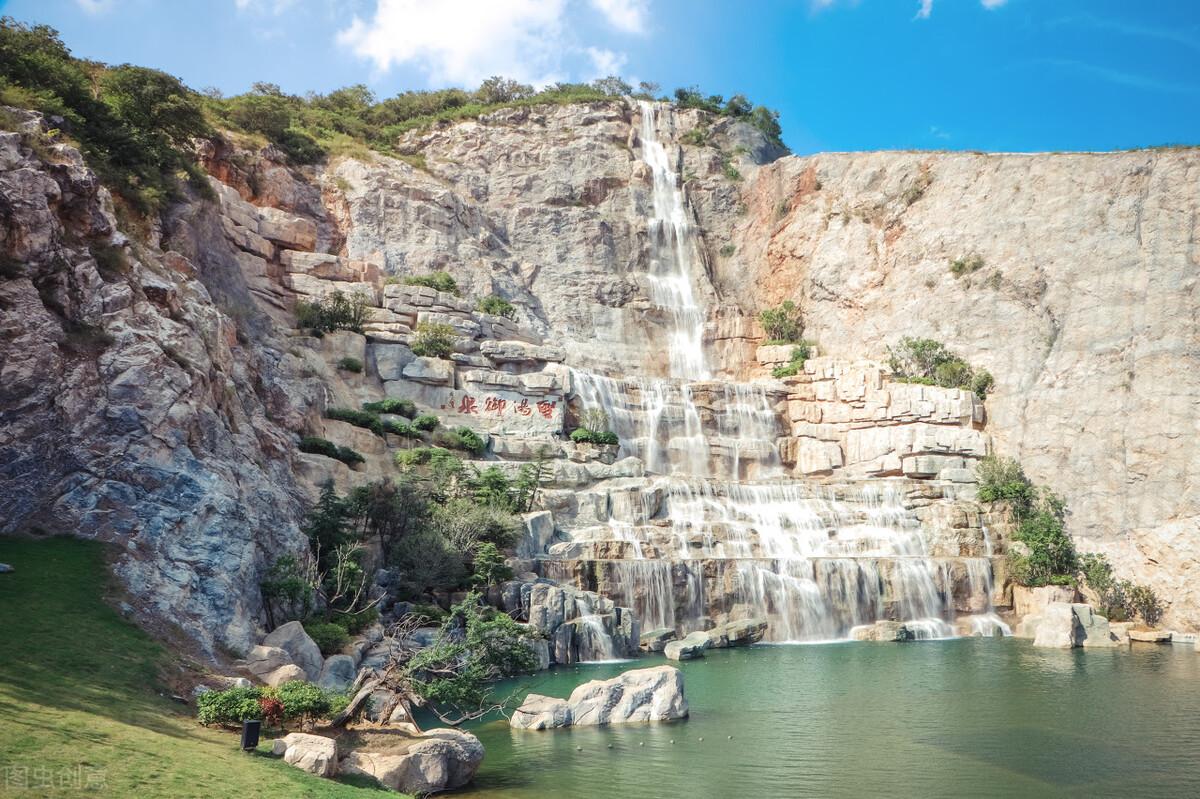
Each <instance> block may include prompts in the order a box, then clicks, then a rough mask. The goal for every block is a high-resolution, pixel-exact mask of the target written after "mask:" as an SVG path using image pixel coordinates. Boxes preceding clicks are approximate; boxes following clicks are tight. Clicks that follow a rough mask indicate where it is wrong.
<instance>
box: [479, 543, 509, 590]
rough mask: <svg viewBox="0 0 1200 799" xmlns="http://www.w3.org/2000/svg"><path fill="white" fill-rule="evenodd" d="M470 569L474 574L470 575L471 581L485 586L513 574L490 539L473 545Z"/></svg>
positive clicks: (502, 580) (499, 581)
mask: <svg viewBox="0 0 1200 799" xmlns="http://www.w3.org/2000/svg"><path fill="white" fill-rule="evenodd" d="M472 570H473V572H474V574H472V575H471V582H472V583H473V584H474V585H477V586H481V587H485V588H486V587H487V586H491V585H497V584H499V583H502V582H504V581H505V580H511V579H512V576H513V572H512V569H510V568H509V567H508V566H506V565H505V564H504V555H502V554H501V552H500V550H499V549H497V548H496V545H495V544H493V543H491V542H490V541H485V542H483V543H480V544H479V545H478V546H476V547H475V552H474V556H473V557H472Z"/></svg>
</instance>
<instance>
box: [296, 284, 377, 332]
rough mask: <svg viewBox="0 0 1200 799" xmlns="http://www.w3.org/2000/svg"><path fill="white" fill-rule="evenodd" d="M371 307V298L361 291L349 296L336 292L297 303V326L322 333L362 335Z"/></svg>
mask: <svg viewBox="0 0 1200 799" xmlns="http://www.w3.org/2000/svg"><path fill="white" fill-rule="evenodd" d="M369 307H370V298H369V297H367V296H366V295H365V294H364V293H362V292H360V291H356V292H354V293H353V294H349V295H347V294H343V293H342V292H340V291H334V292H332V293H330V294H329V295H328V296H325V297H321V298H319V299H316V300H300V301H299V302H297V303H296V326H297V327H299V328H308V329H311V330H313V331H315V332H320V333H327V332H330V331H333V330H353V331H354V332H355V333H361V332H362V326H363V324H364V323H365V322H366V321H367V313H368V308H369Z"/></svg>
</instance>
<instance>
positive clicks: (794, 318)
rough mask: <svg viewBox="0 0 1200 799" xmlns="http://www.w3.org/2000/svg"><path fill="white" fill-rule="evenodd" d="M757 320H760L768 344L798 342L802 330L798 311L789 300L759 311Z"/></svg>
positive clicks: (802, 326) (802, 324) (794, 304)
mask: <svg viewBox="0 0 1200 799" xmlns="http://www.w3.org/2000/svg"><path fill="white" fill-rule="evenodd" d="M758 320H759V321H760V322H762V326H763V332H764V333H766V335H767V342H766V343H768V344H795V343H798V342H799V341H800V334H801V333H802V332H803V331H804V323H803V321H802V320H801V318H800V311H799V309H798V308H796V303H794V302H792V301H791V300H784V301H783V302H782V303H781V304H780V305H778V306H776V307H774V308H766V309H764V310H762V311H759V314H758Z"/></svg>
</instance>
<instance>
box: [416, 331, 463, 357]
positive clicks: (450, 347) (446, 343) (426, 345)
mask: <svg viewBox="0 0 1200 799" xmlns="http://www.w3.org/2000/svg"><path fill="white" fill-rule="evenodd" d="M457 340H458V334H457V333H456V332H455V330H454V328H453V327H451V326H450V325H443V324H438V323H436V322H420V323H418V324H417V329H416V330H415V331H414V332H413V337H412V341H411V342H410V343H409V348H410V349H411V350H412V351H413V355H419V356H421V357H423V358H449V357H450V356H451V355H452V354H454V342H455V341H457Z"/></svg>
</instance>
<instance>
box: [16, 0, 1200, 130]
mask: <svg viewBox="0 0 1200 799" xmlns="http://www.w3.org/2000/svg"><path fill="white" fill-rule="evenodd" d="M0 10H2V11H0V13H3V14H6V15H10V16H14V17H16V18H17V19H20V20H22V21H26V22H40V23H46V24H49V25H51V26H53V27H55V28H57V29H58V30H59V31H60V32H61V34H62V36H63V39H64V41H65V42H66V43H67V45H68V46H69V47H70V48H71V49H72V50H73V51H74V52H75V54H76V55H78V56H82V57H86V58H94V59H99V60H102V61H108V62H113V63H121V62H130V63H135V64H142V65H146V66H152V67H157V68H159V69H163V70H166V71H167V72H170V73H172V74H174V75H177V76H179V77H180V78H182V79H183V80H184V81H185V82H187V83H188V84H189V85H191V86H193V87H196V88H201V87H206V86H215V87H217V88H219V89H221V90H223V91H225V92H226V93H237V92H240V91H244V90H246V88H248V86H249V85H250V83H251V82H252V81H256V80H261V81H268V82H272V83H278V84H279V85H281V86H282V87H283V88H284V89H285V90H287V91H290V92H295V93H303V92H305V91H307V90H310V89H312V90H316V91H328V90H330V89H334V88H337V87H338V86H343V85H347V84H351V83H366V84H367V85H369V86H370V87H371V88H372V89H373V90H374V91H375V92H376V94H377V95H378V96H379V97H386V96H388V95H390V94H393V93H395V92H397V91H399V90H402V89H406V88H434V87H441V86H447V85H467V86H469V87H473V86H474V85H476V84H477V83H478V81H479V79H480V78H481V77H485V76H487V75H490V74H497V73H499V74H505V75H510V76H513V77H518V78H520V79H522V80H525V81H529V82H535V83H540V82H545V81H553V80H587V79H590V78H593V77H596V76H597V75H600V74H608V73H611V72H617V73H619V74H621V75H623V76H624V77H626V78H627V79H632V80H635V81H636V80H651V81H656V82H658V83H660V84H661V85H662V87H663V88H664V90H669V89H673V88H674V87H676V86H682V85H690V84H699V85H700V87H701V88H702V89H704V90H705V91H706V92H711V93H722V94H725V95H729V94H732V93H735V92H743V93H745V94H747V95H748V96H749V97H750V98H751V99H752V100H753V101H755V102H758V103H762V104H765V105H768V106H771V107H773V108H777V109H779V111H780V112H781V113H782V122H783V127H784V139H785V140H786V141H787V143H788V144H789V145H790V146H791V147H792V148H793V149H794V150H795V151H797V152H800V153H808V152H815V151H821V150H863V149H893V148H919V149H978V150H991V151H1033V150H1104V149H1114V148H1122V147H1138V146H1147V145H1157V144H1166V143H1178V142H1184V143H1191V144H1198V143H1200V2H1198V1H1196V0H792V1H791V2H784V1H783V0H742V2H737V3H734V2H708V1H706V0H436V1H430V0H171V1H170V2H168V0H7V2H5V0H0Z"/></svg>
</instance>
